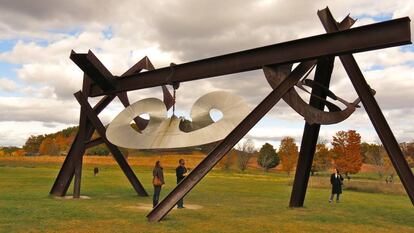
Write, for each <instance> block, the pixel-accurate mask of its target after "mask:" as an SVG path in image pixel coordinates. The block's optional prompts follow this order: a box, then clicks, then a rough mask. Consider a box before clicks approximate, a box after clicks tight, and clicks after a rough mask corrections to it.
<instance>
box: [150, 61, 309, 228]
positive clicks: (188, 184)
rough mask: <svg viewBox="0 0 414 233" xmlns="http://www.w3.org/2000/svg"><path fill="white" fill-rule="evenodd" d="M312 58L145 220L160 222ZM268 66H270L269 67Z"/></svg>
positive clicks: (241, 136)
mask: <svg viewBox="0 0 414 233" xmlns="http://www.w3.org/2000/svg"><path fill="white" fill-rule="evenodd" d="M313 64H314V61H307V62H303V63H301V64H300V65H298V66H297V67H296V68H295V70H293V71H292V73H291V74H290V75H289V76H288V77H287V78H286V79H285V80H284V81H283V82H282V83H281V84H280V85H279V86H278V87H276V88H275V89H273V91H272V92H271V93H270V94H269V95H268V96H267V97H266V98H265V99H264V100H263V101H262V102H261V103H260V104H259V105H257V107H256V108H255V109H254V110H253V111H252V112H251V113H250V114H249V115H247V117H246V118H245V119H244V120H243V121H242V122H240V124H239V125H238V126H237V127H236V128H235V129H233V131H231V132H230V134H229V135H228V136H227V137H226V138H224V139H223V141H221V142H220V143H219V144H218V145H217V146H216V147H215V148H214V149H213V150H212V151H211V152H210V153H209V154H208V156H207V157H206V158H205V159H204V160H203V161H201V162H200V164H199V165H198V166H197V167H196V168H195V169H194V170H193V171H192V172H191V173H190V174H189V175H188V176H187V177H186V178H185V179H184V180H183V181H181V183H180V184H178V185H177V187H175V188H174V190H173V191H172V192H170V193H169V194H168V196H167V197H165V198H164V199H163V200H162V201H161V202H160V203H159V204H158V205H157V206H156V207H155V208H154V209H153V210H152V211H151V212H150V213H149V214H148V215H147V218H148V221H150V222H155V221H160V220H161V219H162V218H163V217H164V216H165V215H167V214H168V212H169V211H170V210H171V209H172V208H173V207H174V206H175V205H176V204H177V202H178V200H180V199H182V198H183V197H184V196H185V195H186V194H187V193H188V192H190V190H191V189H192V188H194V186H195V185H197V183H198V182H200V180H201V179H202V178H203V177H204V176H205V175H207V173H208V172H209V171H210V170H211V169H212V168H213V167H214V166H215V165H216V164H217V163H218V162H219V161H220V160H221V159H222V158H223V156H224V155H225V154H226V153H227V152H228V151H230V149H231V148H233V147H234V146H235V145H236V144H237V142H239V141H240V139H242V138H243V137H244V135H246V134H247V133H248V132H249V130H250V129H251V128H253V126H254V125H256V123H257V122H258V121H259V120H260V119H261V118H262V117H263V116H264V115H266V113H267V112H268V111H269V110H270V109H272V107H273V106H274V105H275V104H276V103H277V102H279V100H280V99H281V98H282V97H283V95H284V94H285V93H286V92H287V91H288V90H289V89H290V88H292V87H293V86H294V85H295V84H296V83H297V82H298V81H299V79H300V78H301V77H302V76H303V75H304V74H305V73H306V72H307V71H308V70H309V69H310V68H311V67H312V65H313ZM269 68H270V67H269Z"/></svg>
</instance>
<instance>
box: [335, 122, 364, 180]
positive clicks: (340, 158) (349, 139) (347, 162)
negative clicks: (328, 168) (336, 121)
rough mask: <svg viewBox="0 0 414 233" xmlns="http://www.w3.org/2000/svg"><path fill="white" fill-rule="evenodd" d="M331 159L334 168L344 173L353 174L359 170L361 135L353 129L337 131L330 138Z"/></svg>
mask: <svg viewBox="0 0 414 233" xmlns="http://www.w3.org/2000/svg"><path fill="white" fill-rule="evenodd" d="M332 146H333V148H332V152H333V159H334V162H335V166H336V168H337V169H338V170H339V171H340V172H343V173H345V175H346V176H347V177H348V178H349V174H355V173H357V172H359V171H360V170H361V167H362V156H361V136H360V135H359V133H357V132H356V131H355V130H348V131H347V132H346V131H339V132H337V133H336V134H335V136H333V140H332Z"/></svg>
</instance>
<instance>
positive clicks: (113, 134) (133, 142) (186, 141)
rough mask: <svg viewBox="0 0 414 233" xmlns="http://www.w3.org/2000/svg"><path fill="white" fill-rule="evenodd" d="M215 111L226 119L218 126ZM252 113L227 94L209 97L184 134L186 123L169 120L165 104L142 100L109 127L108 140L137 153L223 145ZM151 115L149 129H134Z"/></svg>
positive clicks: (202, 100)
mask: <svg viewBox="0 0 414 233" xmlns="http://www.w3.org/2000/svg"><path fill="white" fill-rule="evenodd" d="M213 109H217V110H220V111H221V113H222V114H223V117H222V118H221V119H219V120H218V121H217V122H214V120H213V119H212V118H211V116H210V111H211V110H213ZM248 113H249V108H248V107H247V104H245V103H244V101H243V100H242V99H241V98H240V97H237V96H234V95H232V94H230V93H227V92H223V91H216V92H211V93H208V94H206V95H204V96H202V97H201V98H199V99H198V100H197V101H196V102H195V103H194V105H193V107H192V109H191V115H190V116H191V119H192V120H191V125H190V127H189V129H187V130H183V129H182V127H180V124H181V123H183V121H182V119H180V118H178V117H176V116H175V115H173V116H172V117H170V118H167V117H166V116H167V109H166V107H165V104H164V103H163V102H162V101H161V100H159V99H156V98H150V99H144V100H140V101H138V102H136V103H134V104H132V105H130V106H128V107H126V108H125V109H124V110H123V111H122V112H121V113H120V114H119V115H118V116H116V117H115V119H114V120H113V121H112V122H111V123H110V124H109V126H108V129H107V130H106V137H107V138H108V140H109V141H110V142H111V143H113V144H115V145H117V146H121V147H126V148H135V149H169V148H180V147H191V146H197V145H203V144H208V143H212V142H216V141H220V140H222V139H223V138H225V137H226V136H227V134H229V133H230V132H231V130H233V129H234V128H235V127H236V126H237V125H238V124H239V123H240V122H241V121H242V120H243V119H244V118H245V117H246V115H247V114H248ZM142 114H148V115H149V117H150V119H149V122H148V125H147V126H146V127H145V129H143V130H142V131H141V132H137V131H136V130H135V129H133V128H132V127H131V125H130V123H131V121H133V120H134V119H135V118H136V117H137V116H140V115H142Z"/></svg>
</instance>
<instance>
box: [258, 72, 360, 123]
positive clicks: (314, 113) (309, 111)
mask: <svg viewBox="0 0 414 233" xmlns="http://www.w3.org/2000/svg"><path fill="white" fill-rule="evenodd" d="M291 67H292V65H281V66H277V67H272V68H270V67H266V66H265V67H263V71H264V74H265V76H266V79H267V81H268V83H269V84H270V86H271V87H272V88H276V87H277V86H278V85H279V84H280V83H281V82H282V81H283V80H284V79H285V78H286V77H287V76H288V75H289V73H290V70H291ZM304 83H306V82H304ZM308 83H309V82H308ZM298 87H299V88H302V89H304V88H303V87H302V83H301V82H299V83H298ZM304 90H305V91H306V89H304ZM332 94H333V93H332ZM333 96H334V97H335V98H336V99H337V100H338V101H339V102H341V103H342V104H344V105H345V109H344V110H340V109H339V108H338V107H337V106H336V105H334V104H332V103H330V102H329V101H325V100H324V102H325V103H326V105H327V106H328V108H329V110H330V112H325V111H323V110H319V109H317V108H314V107H312V106H310V105H309V104H307V103H306V102H305V101H304V100H303V99H302V98H301V97H300V96H299V94H298V93H297V92H296V90H295V88H291V89H290V90H289V91H288V92H287V93H286V94H285V95H284V96H283V100H284V101H285V102H286V103H287V104H288V105H289V106H290V107H292V108H293V109H294V110H295V111H296V112H297V113H299V114H300V115H301V116H303V117H304V118H305V121H306V122H308V123H309V124H321V125H329V124H336V123H339V122H341V121H344V120H345V119H347V118H348V117H349V116H350V115H351V114H352V113H353V112H354V111H355V108H356V106H357V105H358V103H359V99H357V100H355V101H354V102H353V103H348V102H347V101H345V100H343V99H341V98H339V97H338V96H336V95H333ZM328 103H329V104H328Z"/></svg>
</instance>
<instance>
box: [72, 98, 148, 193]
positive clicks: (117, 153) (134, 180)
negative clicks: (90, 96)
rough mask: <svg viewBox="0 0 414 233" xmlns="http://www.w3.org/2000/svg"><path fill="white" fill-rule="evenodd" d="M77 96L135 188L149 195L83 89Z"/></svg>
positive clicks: (138, 191)
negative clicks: (106, 133) (111, 138)
mask: <svg viewBox="0 0 414 233" xmlns="http://www.w3.org/2000/svg"><path fill="white" fill-rule="evenodd" d="M75 97H76V99H77V100H78V102H79V104H80V105H81V107H82V110H83V111H84V113H85V114H86V116H87V117H88V119H89V121H90V122H91V124H92V125H93V127H94V128H95V129H96V131H97V132H98V134H99V135H100V136H101V138H102V139H103V140H104V142H105V144H106V146H107V147H108V149H109V151H110V152H111V153H112V155H113V157H114V158H115V161H116V162H117V163H118V164H119V166H120V167H121V169H122V171H123V172H124V174H125V176H126V177H127V178H128V180H129V182H130V183H131V184H132V186H133V188H134V189H135V191H136V192H137V194H138V195H140V196H148V194H147V192H146V191H145V189H144V186H142V184H141V183H140V182H139V180H138V178H137V177H136V176H135V173H134V171H132V169H131V167H130V166H129V164H128V163H127V162H126V160H125V158H124V156H123V155H122V153H121V151H120V150H119V149H118V147H116V146H115V145H113V144H112V143H110V142H109V141H108V139H107V138H106V135H105V126H104V125H103V124H102V122H101V121H100V120H99V118H98V116H97V115H96V114H95V113H94V111H93V109H92V107H91V106H90V105H89V103H88V101H87V99H86V97H85V96H84V95H83V94H82V92H81V91H79V92H76V93H75Z"/></svg>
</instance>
